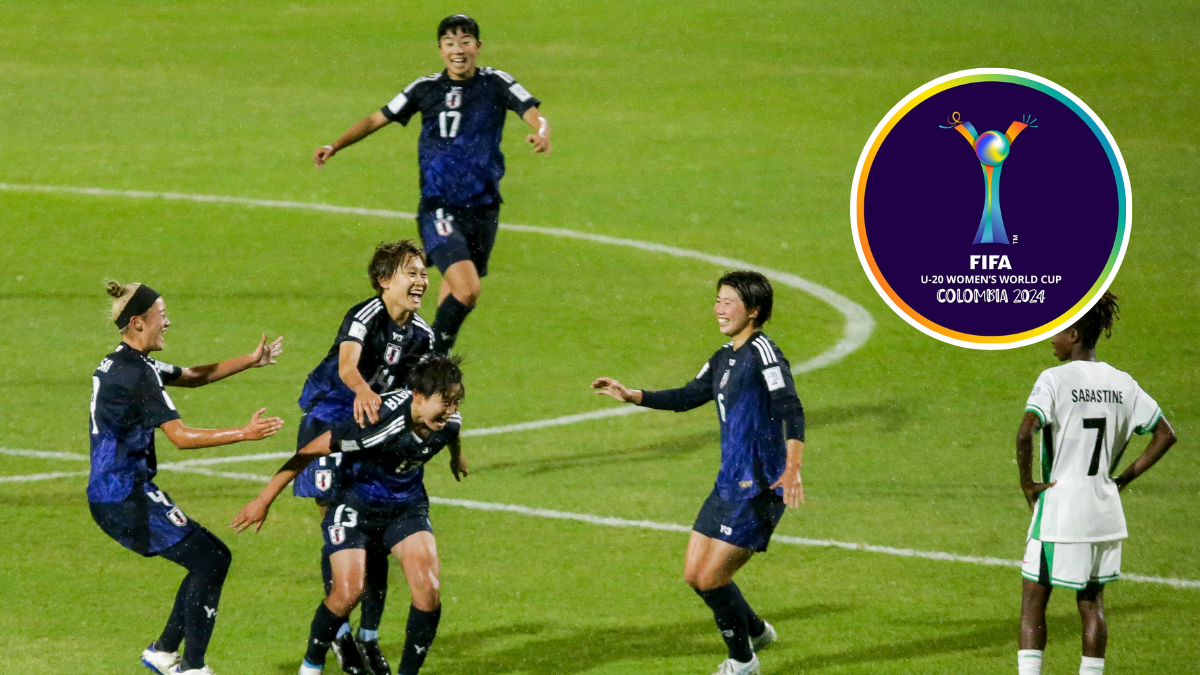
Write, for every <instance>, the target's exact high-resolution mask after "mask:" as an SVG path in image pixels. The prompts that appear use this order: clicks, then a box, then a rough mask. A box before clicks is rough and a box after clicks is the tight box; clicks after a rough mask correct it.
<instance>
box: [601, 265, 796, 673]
mask: <svg viewBox="0 0 1200 675" xmlns="http://www.w3.org/2000/svg"><path fill="white" fill-rule="evenodd" d="M772 304H773V292H772V289H771V283H770V282H769V281H768V280H767V279H766V277H764V276H763V275H761V274H759V273H758V272H746V271H740V272H730V273H728V274H726V275H725V276H723V277H721V279H720V281H718V282H717V301H716V304H715V305H714V307H713V311H714V312H715V313H716V315H717V327H718V328H719V329H720V331H721V332H722V333H723V334H725V335H727V336H729V337H730V338H732V340H731V341H730V342H728V343H727V344H726V345H725V346H724V347H721V348H720V349H718V350H717V353H716V354H713V355H712V358H710V359H709V360H708V362H707V363H705V364H704V367H703V368H701V369H700V374H698V375H697V376H696V378H695V379H693V380H692V381H691V382H689V383H688V384H687V385H685V386H684V387H682V388H679V389H667V390H663V391H640V390H636V389H635V390H631V389H628V388H626V387H625V386H624V385H622V384H621V383H620V382H618V381H616V380H614V379H612V378H609V377H601V378H599V379H597V380H596V381H595V382H592V388H593V389H598V390H599V391H597V392H596V393H597V394H604V395H606V396H611V397H613V398H614V399H616V400H618V401H624V402H629V403H634V404H636V405H641V406H646V407H648V408H657V409H659V410H674V411H676V412H682V411H685V410H691V409H693V408H696V407H699V406H701V405H703V404H705V403H707V402H709V401H716V402H717V419H718V421H719V422H720V424H721V469H720V471H719V472H718V473H717V481H716V485H715V487H714V488H713V491H712V493H711V494H710V495H709V496H708V499H707V500H706V501H705V502H704V506H703V507H701V509H700V514H699V515H698V516H697V517H696V522H695V524H694V525H693V526H692V536H691V540H690V541H689V542H688V548H687V557H686V562H685V566H684V577H685V578H686V579H687V582H688V584H689V585H690V586H691V587H692V588H693V589H695V591H696V593H697V594H698V595H699V596H700V597H701V598H703V599H704V602H705V603H706V604H707V605H708V606H709V608H710V609H712V612H713V617H714V618H715V619H716V622H717V628H719V629H720V631H721V635H722V637H724V638H725V644H726V646H727V647H728V648H729V658H728V659H727V660H726V661H724V662H723V663H721V665H720V667H719V668H718V669H717V675H750V674H752V673H758V672H760V671H759V663H758V656H757V654H756V653H757V652H759V651H762V650H763V649H765V648H766V647H767V646H768V645H770V644H771V643H772V642H774V641H775V640H776V633H775V629H774V628H773V627H772V626H771V624H769V623H767V622H766V621H763V620H762V619H761V618H759V616H758V615H757V614H756V613H755V612H754V610H753V609H751V608H750V605H749V603H747V602H746V599H745V598H744V597H742V593H741V591H740V590H739V589H738V587H737V584H735V583H734V582H733V575H734V573H735V572H737V571H738V570H739V569H741V567H742V566H743V565H745V564H746V562H748V561H749V560H750V558H751V556H753V555H754V554H755V553H756V552H761V551H766V550H767V544H768V543H769V542H770V540H771V534H772V533H773V532H774V531H775V526H776V525H777V524H778V523H779V519H780V518H782V517H783V512H784V508H785V506H787V507H791V508H797V507H799V506H800V504H801V503H803V502H804V486H803V485H802V484H801V482H800V461H801V456H802V455H803V453H804V407H803V406H802V405H801V404H800V398H799V396H797V395H796V386H795V383H794V382H793V381H792V370H791V366H790V365H789V364H788V360H787V358H785V357H784V355H783V352H782V351H780V350H779V347H777V346H776V345H775V343H774V342H773V341H772V340H771V339H770V338H769V337H767V336H766V335H765V334H764V333H763V332H762V330H761V328H762V325H763V324H764V323H766V322H767V320H768V319H770V318H771V306H772Z"/></svg>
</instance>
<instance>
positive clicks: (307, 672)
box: [300, 661, 325, 675]
mask: <svg viewBox="0 0 1200 675" xmlns="http://www.w3.org/2000/svg"><path fill="white" fill-rule="evenodd" d="M324 672H325V669H324V668H315V667H313V666H310V665H308V664H307V663H305V662H303V661H301V662H300V675H322V673H324Z"/></svg>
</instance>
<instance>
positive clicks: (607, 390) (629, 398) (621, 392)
mask: <svg viewBox="0 0 1200 675" xmlns="http://www.w3.org/2000/svg"><path fill="white" fill-rule="evenodd" d="M592 389H596V390H598V391H597V392H596V393H597V394H602V395H604V396H611V397H613V398H614V399H616V400H618V401H620V402H622V403H639V402H640V401H638V400H634V399H635V398H637V399H640V398H641V397H640V396H635V392H633V391H631V390H630V389H629V388H628V387H626V386H625V385H623V384H621V383H620V382H617V381H616V380H614V379H612V378H611V377H599V378H596V381H595V382H592Z"/></svg>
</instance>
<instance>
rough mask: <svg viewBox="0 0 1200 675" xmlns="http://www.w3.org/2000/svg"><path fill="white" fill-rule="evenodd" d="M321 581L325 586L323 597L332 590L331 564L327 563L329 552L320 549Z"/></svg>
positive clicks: (327, 595) (322, 548)
mask: <svg viewBox="0 0 1200 675" xmlns="http://www.w3.org/2000/svg"><path fill="white" fill-rule="evenodd" d="M321 581H322V583H324V584H325V597H329V592H330V591H332V590H333V563H331V562H329V552H328V551H326V550H325V547H324V546H322V547H321Z"/></svg>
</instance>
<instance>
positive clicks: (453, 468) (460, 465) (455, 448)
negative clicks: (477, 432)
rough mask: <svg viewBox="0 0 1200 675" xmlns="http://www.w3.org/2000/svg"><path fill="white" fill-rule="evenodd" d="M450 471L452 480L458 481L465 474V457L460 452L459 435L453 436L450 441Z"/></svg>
mask: <svg viewBox="0 0 1200 675" xmlns="http://www.w3.org/2000/svg"><path fill="white" fill-rule="evenodd" d="M450 473H452V474H454V480H456V481H459V482H460V483H461V482H462V479H463V478H465V477H466V475H467V458H466V457H463V454H462V438H461V437H460V436H455V437H454V440H452V441H450Z"/></svg>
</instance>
